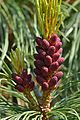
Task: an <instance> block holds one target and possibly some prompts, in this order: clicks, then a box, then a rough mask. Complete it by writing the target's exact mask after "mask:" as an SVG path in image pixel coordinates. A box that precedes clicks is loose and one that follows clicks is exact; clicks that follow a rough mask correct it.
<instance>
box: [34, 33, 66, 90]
mask: <svg viewBox="0 0 80 120" xmlns="http://www.w3.org/2000/svg"><path fill="white" fill-rule="evenodd" d="M36 43H37V46H36V50H37V54H34V58H35V61H34V64H35V69H34V72H35V74H36V81H37V83H38V84H39V85H40V86H41V89H42V90H43V91H46V90H49V89H54V87H55V86H56V84H57V83H58V82H59V80H60V79H61V77H62V75H63V72H62V71H59V69H60V67H61V64H62V63H63V62H64V58H63V57H61V53H62V48H61V46H62V42H61V40H60V38H59V37H58V36H57V35H56V34H52V36H51V37H50V39H49V41H48V40H46V39H42V38H40V37H36Z"/></svg>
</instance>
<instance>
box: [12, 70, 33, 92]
mask: <svg viewBox="0 0 80 120" xmlns="http://www.w3.org/2000/svg"><path fill="white" fill-rule="evenodd" d="M12 79H13V80H14V82H15V83H16V85H15V88H16V89H17V90H18V91H19V92H25V90H26V89H27V90H29V91H32V90H33V89H34V82H33V81H32V77H31V74H28V73H27V70H26V69H23V71H22V73H21V74H20V75H18V74H17V73H13V74H12Z"/></svg>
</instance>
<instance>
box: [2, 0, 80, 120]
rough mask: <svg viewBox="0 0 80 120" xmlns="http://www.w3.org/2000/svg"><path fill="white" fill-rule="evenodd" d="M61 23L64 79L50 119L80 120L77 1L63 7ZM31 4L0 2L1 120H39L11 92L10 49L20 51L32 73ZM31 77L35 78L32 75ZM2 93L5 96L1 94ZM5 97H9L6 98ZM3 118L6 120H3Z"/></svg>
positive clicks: (26, 1)
mask: <svg viewBox="0 0 80 120" xmlns="http://www.w3.org/2000/svg"><path fill="white" fill-rule="evenodd" d="M61 9H62V12H63V23H62V25H61V27H60V31H59V36H60V38H61V39H62V42H63V56H64V57H65V62H64V65H63V66H62V70H63V72H64V76H63V78H62V80H61V84H60V87H59V88H58V89H57V90H56V91H54V92H53V94H52V95H53V101H52V103H51V106H52V110H51V112H50V113H48V115H49V117H50V119H52V120H53V119H55V120H80V0H76V1H75V2H74V3H72V4H69V3H67V2H64V1H63V3H62V7H61ZM37 28H38V26H37V18H36V10H35V5H34V0H23V1H22V0H1V1H0V84H4V85H5V86H4V87H0V119H1V120H29V119H31V120H41V118H42V115H41V113H39V112H36V111H31V110H29V109H28V108H27V107H23V106H22V105H19V104H18V102H14V100H15V101H17V99H19V98H20V99H22V100H23V101H26V102H27V99H26V98H25V97H24V96H23V94H19V93H18V92H17V91H15V90H14V89H12V88H13V83H12V82H11V78H10V75H11V73H12V71H13V68H12V66H11V59H10V52H11V49H13V50H15V48H16V47H17V48H19V49H20V50H21V51H22V52H23V53H24V61H25V67H27V69H28V72H30V71H31V72H32V73H33V68H34V64H33V63H34V57H33V54H34V53H35V52H36V50H35V36H38V35H39V34H40V33H39V31H38V29H37ZM33 77H34V74H33ZM3 91H4V92H3ZM3 93H4V94H9V95H10V96H9V97H8V95H7V97H6V96H5V95H3ZM4 117H5V118H4Z"/></svg>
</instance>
